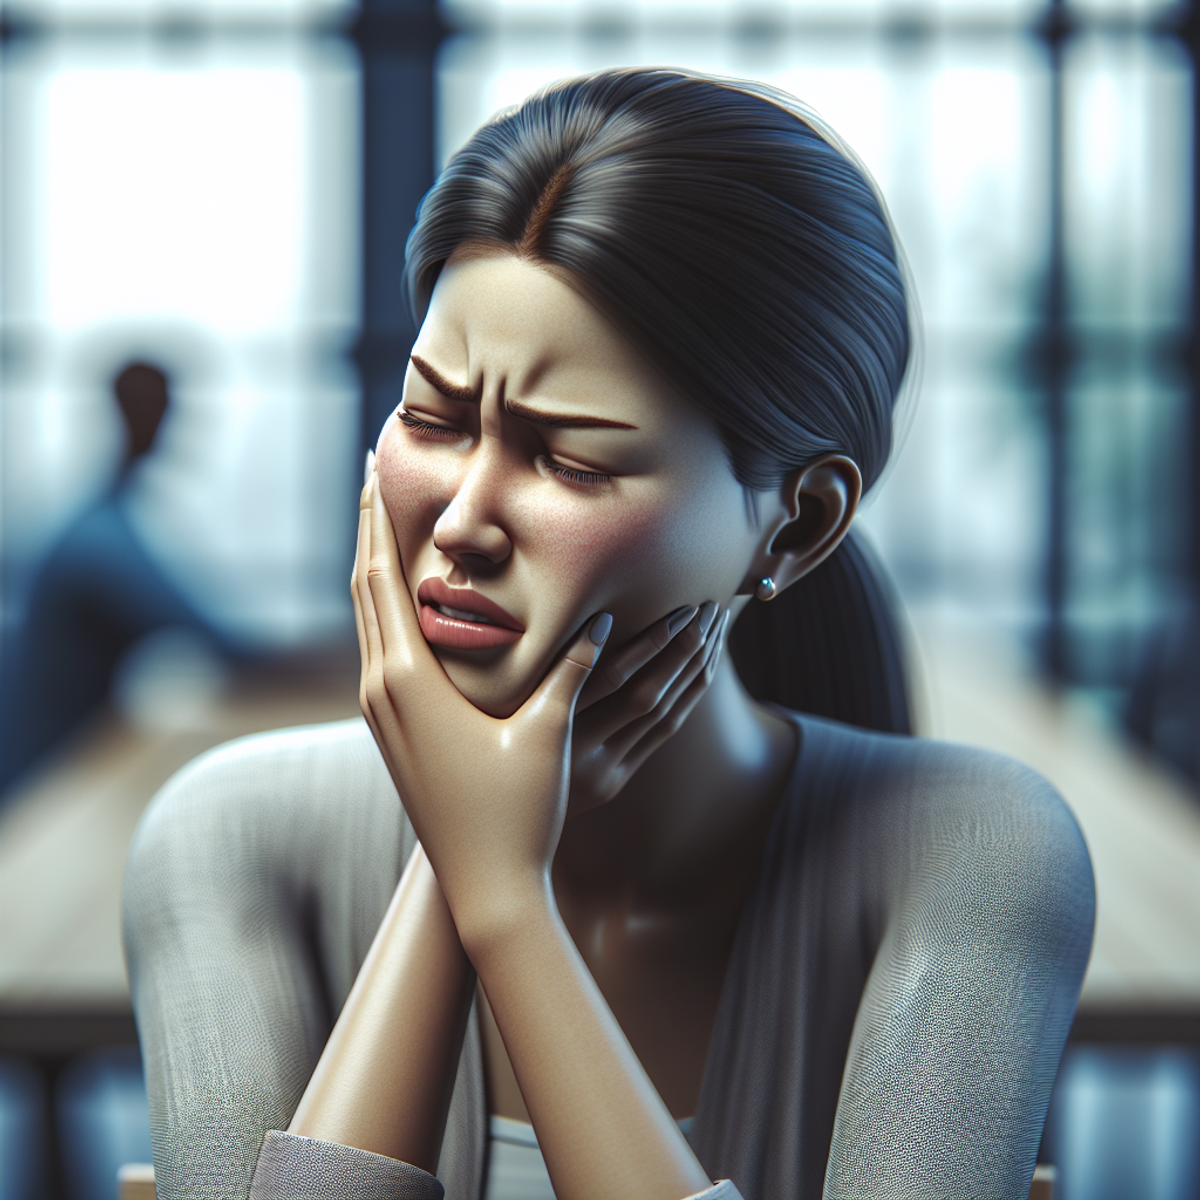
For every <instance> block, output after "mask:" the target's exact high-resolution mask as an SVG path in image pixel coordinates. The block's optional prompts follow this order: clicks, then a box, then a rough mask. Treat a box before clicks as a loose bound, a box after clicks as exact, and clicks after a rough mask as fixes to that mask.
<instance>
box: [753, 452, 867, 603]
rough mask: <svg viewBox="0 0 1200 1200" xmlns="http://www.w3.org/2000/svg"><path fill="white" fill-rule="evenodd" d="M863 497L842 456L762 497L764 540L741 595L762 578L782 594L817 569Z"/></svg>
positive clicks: (854, 472) (821, 460)
mask: <svg viewBox="0 0 1200 1200" xmlns="http://www.w3.org/2000/svg"><path fill="white" fill-rule="evenodd" d="M768 496H769V497H771V499H770V500H768ZM861 498H862V473H861V472H860V471H859V469H858V467H857V465H856V464H855V463H854V462H853V461H852V460H851V459H849V458H846V457H845V455H842V454H830V455H826V456H825V457H824V458H819V459H817V461H816V462H814V463H811V464H810V465H809V466H807V467H805V468H804V469H803V470H802V471H794V472H793V473H792V474H791V475H789V476H788V477H787V478H786V479H785V480H784V481H783V483H781V484H780V485H779V491H778V492H776V493H773V494H772V493H767V494H765V495H763V496H762V497H761V499H762V501H763V502H764V503H763V508H764V510H766V511H765V512H764V516H765V517H766V520H765V521H764V525H763V537H762V540H761V542H760V543H759V550H758V553H757V554H756V555H755V559H754V562H753V563H752V564H751V568H750V573H749V574H748V575H747V576H746V579H745V580H744V581H743V583H742V587H741V588H740V589H739V595H747V594H749V595H753V594H754V590H755V588H756V587H757V586H758V583H759V581H760V580H761V579H766V578H770V579H773V580H774V581H775V587H776V590H777V591H779V592H781V591H783V589H784V588H786V587H790V586H791V585H792V584H793V583H795V582H796V580H797V579H800V578H801V577H803V576H804V575H807V574H808V573H809V571H811V570H812V569H813V568H814V567H816V566H819V565H820V564H821V563H822V562H824V561H825V559H827V558H828V557H829V556H830V555H831V554H832V553H833V552H834V551H835V550H836V549H837V547H838V544H839V543H840V542H841V540H842V538H844V537H845V536H846V533H847V531H848V530H849V528H850V522H851V521H853V520H854V514H855V512H856V511H857V510H858V502H859V500H860V499H861Z"/></svg>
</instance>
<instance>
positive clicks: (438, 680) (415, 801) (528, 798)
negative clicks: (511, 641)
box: [351, 471, 612, 933]
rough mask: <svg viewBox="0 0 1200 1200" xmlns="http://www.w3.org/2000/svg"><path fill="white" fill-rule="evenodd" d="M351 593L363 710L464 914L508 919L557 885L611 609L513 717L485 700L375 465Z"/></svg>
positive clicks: (449, 894)
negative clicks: (439, 621)
mask: <svg viewBox="0 0 1200 1200" xmlns="http://www.w3.org/2000/svg"><path fill="white" fill-rule="evenodd" d="M351 591H352V594H353V598H354V612H355V621H356V624H357V627H358V639H359V648H360V651H361V654H362V681H361V687H360V697H359V698H360V702H361V705H362V710H363V714H364V715H365V716H366V719H367V721H368V723H369V724H370V726H371V731H372V733H374V735H375V741H376V742H377V743H378V745H379V749H380V751H381V753H382V754H383V758H384V761H385V762H386V763H387V767H388V771H389V772H390V773H391V776H392V780H393V782H394V783H395V785H396V789H397V791H398V792H399V794H400V797H401V801H402V803H403V804H404V808H405V811H406V812H407V813H408V816H409V819H410V820H411V821H412V824H413V828H414V829H415V830H416V833H417V836H418V838H420V840H421V844H422V846H423V847H424V848H425V852H426V854H427V855H428V857H429V861H430V863H431V864H432V865H433V868H434V871H435V873H436V875H437V878H438V881H439V883H440V884H441V886H442V890H443V891H444V893H445V895H446V899H447V901H448V902H449V904H450V908H451V911H452V912H453V913H454V915H455V920H456V923H458V924H459V929H460V933H461V932H462V929H463V926H462V920H463V919H464V918H465V919H466V920H467V921H469V922H471V921H475V920H476V919H478V920H504V919H505V917H506V913H507V912H515V911H517V910H518V909H519V907H520V904H519V901H520V900H522V899H523V898H525V897H527V896H529V895H530V894H531V889H532V892H540V893H544V889H545V888H546V886H547V879H548V874H547V871H548V867H549V864H550V861H551V859H552V858H553V855H554V851H555V849H556V848H557V846H558V840H559V836H560V834H561V832H562V823H563V818H564V816H565V813H566V804H567V793H568V778H569V768H570V744H571V729H572V722H573V718H574V712H575V702H576V699H577V698H578V696H579V691H580V689H581V688H582V687H583V685H584V683H585V682H586V681H587V678H588V676H589V675H590V673H591V669H592V666H593V665H594V663H595V661H596V658H597V656H598V655H599V653H600V648H601V646H602V645H603V643H604V640H605V638H606V637H607V635H608V631H609V629H610V627H611V624H612V621H611V618H610V617H609V616H608V614H606V613H601V614H599V615H597V616H594V617H592V618H591V619H590V620H589V621H588V622H587V624H586V625H585V627H584V629H583V631H581V633H580V634H579V635H578V636H577V637H576V638H575V640H574V642H573V643H572V644H571V646H570V647H569V649H568V650H567V652H566V654H565V655H564V656H563V658H562V659H561V660H560V661H559V662H558V663H557V664H556V665H555V666H554V667H553V668H552V669H551V670H550V672H549V673H548V674H547V676H546V678H545V679H544V680H543V681H542V683H541V684H540V685H539V687H538V688H537V690H536V691H535V692H534V693H533V695H532V696H531V697H530V698H529V699H528V700H527V701H526V702H525V703H524V704H523V705H522V706H521V708H520V709H518V711H517V712H515V713H514V714H513V715H512V716H511V717H508V718H506V719H504V720H498V719H496V718H495V717H491V716H489V715H488V714H486V713H484V712H481V711H480V710H479V709H477V708H476V707H475V706H474V705H473V704H471V703H470V701H468V700H467V699H466V698H465V697H463V695H462V694H461V693H460V692H459V691H458V689H457V688H456V687H455V686H454V684H453V683H452V682H451V681H450V679H449V678H448V677H447V675H446V673H445V672H444V671H443V669H442V666H441V664H440V663H439V662H438V660H437V658H436V657H435V656H434V654H433V652H432V651H431V650H430V649H429V646H428V644H427V643H426V641H425V638H424V636H423V635H422V633H421V628H420V623H419V621H418V617H417V613H416V611H415V610H414V607H413V602H412V598H411V596H410V594H409V590H408V586H407V583H406V581H405V577H404V569H403V566H402V564H401V562H400V555H399V551H398V549H397V546H396V539H395V535H394V533H393V530H392V525H391V520H390V518H389V517H388V513H387V509H386V507H385V506H384V503H383V500H382V497H381V496H380V493H379V481H378V476H377V475H376V474H375V472H374V471H372V472H371V473H370V476H369V478H368V480H367V484H366V486H365V487H364V488H363V494H362V499H361V502H360V511H359V534H358V555H357V559H356V561H355V567H354V575H353V578H352V587H351ZM506 899H507V900H511V901H512V904H511V905H506Z"/></svg>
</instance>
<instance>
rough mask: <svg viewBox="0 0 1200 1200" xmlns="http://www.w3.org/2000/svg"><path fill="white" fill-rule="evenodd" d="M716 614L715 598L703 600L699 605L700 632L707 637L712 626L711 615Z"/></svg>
mask: <svg viewBox="0 0 1200 1200" xmlns="http://www.w3.org/2000/svg"><path fill="white" fill-rule="evenodd" d="M716 615H717V602H716V601H715V600H705V602H704V603H703V604H702V605H701V606H700V632H701V633H702V634H703V635H704V636H705V637H708V631H709V629H710V628H711V627H712V623H713V617H715V616H716Z"/></svg>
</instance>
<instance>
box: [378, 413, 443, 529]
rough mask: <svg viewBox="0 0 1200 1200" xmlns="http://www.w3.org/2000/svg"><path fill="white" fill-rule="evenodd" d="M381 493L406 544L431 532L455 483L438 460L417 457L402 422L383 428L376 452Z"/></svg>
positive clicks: (393, 524)
mask: <svg viewBox="0 0 1200 1200" xmlns="http://www.w3.org/2000/svg"><path fill="white" fill-rule="evenodd" d="M375 469H376V471H377V472H378V473H379V490H380V493H381V494H382V496H383V502H384V504H385V505H386V507H387V510H388V516H389V517H391V519H392V527H393V529H395V531H396V539H397V541H398V542H399V544H400V549H401V551H402V552H403V551H404V549H405V542H406V541H409V539H410V538H411V537H413V536H420V534H421V533H422V532H428V531H430V530H432V528H433V525H434V523H435V522H436V521H437V518H438V515H439V514H440V513H441V512H442V510H443V509H444V508H445V507H446V505H447V504H449V503H450V500H451V499H452V498H453V480H452V479H451V478H450V477H449V474H448V472H447V470H446V466H445V463H439V462H438V456H437V455H432V454H420V453H414V452H413V447H411V445H410V444H409V443H408V441H407V439H406V438H405V437H404V431H403V429H402V428H401V426H400V424H399V422H397V421H395V420H393V421H391V422H389V423H388V425H386V426H384V430H383V433H382V434H380V437H379V446H378V449H377V450H376V456H375Z"/></svg>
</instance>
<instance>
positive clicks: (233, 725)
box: [0, 655, 358, 1058]
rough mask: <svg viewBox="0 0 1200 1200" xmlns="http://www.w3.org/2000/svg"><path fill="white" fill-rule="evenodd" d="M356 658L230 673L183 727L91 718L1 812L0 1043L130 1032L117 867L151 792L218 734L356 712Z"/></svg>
mask: <svg viewBox="0 0 1200 1200" xmlns="http://www.w3.org/2000/svg"><path fill="white" fill-rule="evenodd" d="M357 692H358V678H357V661H356V656H352V655H339V656H336V657H335V658H333V659H324V658H323V659H321V660H320V661H319V662H317V663H315V664H314V663H308V664H300V665H290V666H288V665H282V666H281V665H278V664H277V665H275V666H274V667H272V668H270V669H263V670H260V671H258V672H254V673H247V674H246V675H244V676H242V677H240V678H238V679H236V680H234V681H233V683H232V685H231V687H230V689H229V691H228V693H227V694H226V695H225V696H223V697H222V698H221V699H220V701H219V702H217V703H215V704H213V705H212V706H211V707H209V708H208V709H207V710H204V711H201V712H196V713H192V714H190V720H189V723H188V724H187V725H185V726H182V727H180V726H176V727H159V728H131V727H130V726H129V725H127V724H125V723H123V722H122V721H121V720H120V719H119V718H118V717H117V716H116V715H115V714H114V713H111V712H110V713H105V714H102V715H101V716H99V717H98V718H97V719H96V720H95V721H94V722H92V723H91V724H90V725H89V727H88V728H87V729H86V730H85V731H83V733H82V734H81V735H80V736H79V737H78V738H77V739H75V741H74V742H73V743H72V744H71V745H70V746H69V747H68V748H67V750H66V751H65V752H64V753H63V754H62V755H61V756H60V757H59V758H58V760H57V761H56V762H55V763H53V764H52V765H50V766H48V767H47V768H46V769H45V770H43V771H41V772H40V773H39V774H38V776H37V777H36V778H34V779H31V780H29V781H28V783H27V784H26V785H25V786H24V787H23V788H22V789H21V792H20V794H19V795H16V796H14V797H12V799H11V800H10V802H9V804H8V805H7V807H6V808H5V810H4V811H3V813H0V1053H3V1052H6V1051H7V1052H18V1053H26V1054H33V1055H36V1056H39V1057H43V1058H45V1057H47V1056H49V1057H59V1056H66V1055H69V1054H72V1053H76V1052H78V1051H80V1050H83V1049H88V1048H91V1047H93V1046H98V1045H106V1044H114V1043H128V1042H132V1041H133V1040H134V1039H135V1035H134V1028H133V1020H132V1016H131V1014H130V1009H129V989H128V986H127V983H126V979H125V963H124V958H123V955H122V951H121V926H120V911H121V874H122V871H123V869H124V865H125V854H126V850H127V848H128V846H129V840H130V837H131V836H132V834H133V829H134V826H135V825H136V824H137V821H138V818H139V817H140V816H141V813H142V810H143V809H144V808H145V807H146V805H147V804H148V803H149V801H150V799H151V797H152V796H153V795H154V794H155V792H157V791H158V789H159V788H160V787H161V786H162V785H163V783H165V782H166V780H167V779H169V778H170V777H171V775H172V774H174V773H175V771H177V770H178V769H179V768H180V767H182V766H183V765H184V764H185V763H187V762H189V761H190V760H191V759H193V758H195V757H196V755H197V754H199V753H201V752H202V751H204V750H207V749H208V748H209V747H211V746H215V745H217V744H219V743H221V742H225V741H228V740H229V739H230V738H234V737H239V736H241V735H243V734H247V733H256V732H260V731H262V730H265V729H276V728H280V727H282V726H287V725H302V724H309V723H313V722H318V721H331V720H338V719H341V718H343V717H349V716H356V715H358V698H357Z"/></svg>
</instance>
